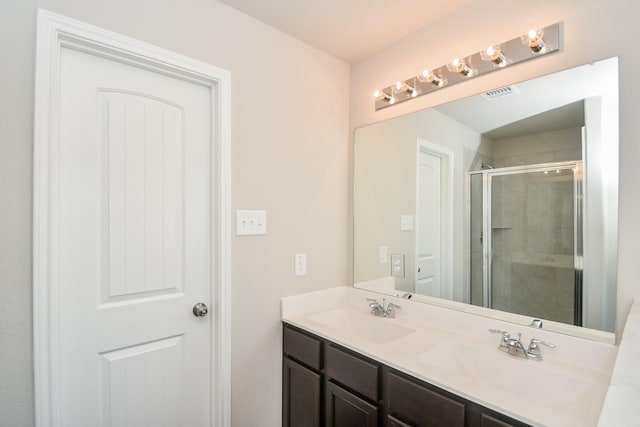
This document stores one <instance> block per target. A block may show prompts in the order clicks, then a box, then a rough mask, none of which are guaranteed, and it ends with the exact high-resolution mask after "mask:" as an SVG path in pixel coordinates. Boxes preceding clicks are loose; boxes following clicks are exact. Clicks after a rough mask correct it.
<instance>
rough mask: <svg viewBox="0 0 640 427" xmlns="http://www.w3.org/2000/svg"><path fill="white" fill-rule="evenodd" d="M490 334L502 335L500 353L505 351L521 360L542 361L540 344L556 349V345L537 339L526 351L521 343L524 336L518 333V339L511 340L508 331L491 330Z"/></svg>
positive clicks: (532, 339)
mask: <svg viewBox="0 0 640 427" xmlns="http://www.w3.org/2000/svg"><path fill="white" fill-rule="evenodd" d="M489 332H491V333H492V334H502V339H501V340H500V345H499V346H498V349H499V350H500V351H504V352H505V353H507V354H509V355H511V356H514V357H519V358H521V359H531V360H536V361H540V360H542V353H541V352H540V346H539V345H538V344H543V345H546V346H547V347H550V348H554V347H555V344H552V343H549V342H545V341H541V340H539V339H536V338H531V342H529V348H528V349H525V347H524V345H523V344H522V341H521V338H522V334H520V333H518V338H511V335H510V334H509V332H507V331H501V330H498V329H489Z"/></svg>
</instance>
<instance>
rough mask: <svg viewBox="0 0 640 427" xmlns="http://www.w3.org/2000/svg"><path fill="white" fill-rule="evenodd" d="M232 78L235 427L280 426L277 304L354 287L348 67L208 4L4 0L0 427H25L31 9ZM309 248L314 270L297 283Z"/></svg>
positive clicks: (29, 417)
mask: <svg viewBox="0 0 640 427" xmlns="http://www.w3.org/2000/svg"><path fill="white" fill-rule="evenodd" d="M36 7H42V8H45V9H49V10H51V11H53V12H56V13H60V14H63V15H66V16H69V17H72V18H76V19H80V20H82V21H85V22H88V23H90V24H94V25H98V26H101V27H104V28H107V29H109V30H112V31H116V32H119V33H122V34H125V35H128V36H131V37H135V38H137V39H140V40H143V41H145V42H149V43H152V44H155V45H158V46H160V47H163V48H166V49H170V50H173V51H176V52H179V53H181V54H183V55H187V56H190V57H193V58H196V59H199V60H202V61H205V62H208V63H210V64H213V65H216V66H218V67H222V68H225V69H228V70H230V71H231V74H232V102H231V103H232V114H231V116H232V128H231V133H232V135H231V138H232V141H231V144H232V205H233V209H234V210H235V209H266V210H267V212H268V227H267V228H268V234H267V235H266V236H259V237H243V238H236V237H234V238H233V241H232V252H233V253H232V256H233V271H232V299H233V307H232V310H233V325H232V328H233V330H232V335H233V338H232V339H233V343H232V382H233V396H232V398H233V408H232V418H233V425H234V427H235V426H238V427H242V426H247V427H253V426H256V425H264V426H276V425H280V418H281V414H280V411H281V409H280V401H281V392H280V387H281V364H282V361H281V360H282V359H281V328H280V301H279V299H280V297H282V296H285V295H290V294H294V293H298V292H305V291H311V290H316V289H319V288H324V287H331V286H336V285H342V284H346V283H348V282H349V281H350V276H349V271H350V267H349V259H350V250H349V245H348V237H347V236H348V224H349V205H350V202H349V194H348V187H349V186H348V182H349V177H348V175H349V159H348V152H349V149H348V144H349V142H348V136H349V131H348V129H349V128H348V102H349V98H348V96H349V66H348V65H347V64H345V63H343V62H341V61H339V60H337V59H335V58H333V57H331V56H329V55H327V54H325V53H322V52H320V51H318V50H316V49H314V48H312V47H310V46H308V45H306V44H304V43H302V42H300V41H298V40H296V39H293V38H292V37H290V36H288V35H286V34H284V33H282V32H280V31H277V30H275V29H273V28H271V27H269V26H267V25H265V24H262V23H260V22H258V21H256V20H254V19H252V18H249V17H248V16H246V15H243V14H241V13H239V12H237V11H235V10H233V9H230V8H228V7H227V6H225V5H223V4H221V3H218V2H216V1H215V0H190V1H181V0H163V1H155V0H104V1H85V0H2V1H0V40H2V44H1V47H0V55H1V56H0V57H1V58H2V66H1V67H0V94H1V96H0V426H11V427H21V426H31V425H33V422H34V421H33V386H32V382H33V371H32V345H31V340H32V336H31V328H32V323H31V316H32V310H31V307H32V304H31V286H32V285H31V226H32V225H31V217H32V214H31V209H32V204H31V197H32V191H31V186H32V178H31V177H32V172H33V171H32V160H31V156H32V138H33V133H32V126H33V117H32V115H33V92H34V88H33V79H34V54H35V8H36ZM299 252H305V253H306V254H307V257H308V275H307V276H305V277H300V278H294V275H293V257H294V254H295V253H299Z"/></svg>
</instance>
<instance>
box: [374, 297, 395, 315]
mask: <svg viewBox="0 0 640 427" xmlns="http://www.w3.org/2000/svg"><path fill="white" fill-rule="evenodd" d="M367 301H368V302H369V308H371V313H373V314H374V315H376V316H382V317H391V318H393V317H396V308H400V306H399V305H396V304H394V303H392V302H390V303H389V304H388V305H387V306H386V307H385V301H386V300H385V299H384V298H382V304H380V303H379V302H378V300H377V299H376V298H367Z"/></svg>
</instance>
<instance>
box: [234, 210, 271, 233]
mask: <svg viewBox="0 0 640 427" xmlns="http://www.w3.org/2000/svg"><path fill="white" fill-rule="evenodd" d="M260 234H267V212H266V211H245V210H238V211H236V235H237V236H257V235H260Z"/></svg>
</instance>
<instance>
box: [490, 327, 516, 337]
mask: <svg viewBox="0 0 640 427" xmlns="http://www.w3.org/2000/svg"><path fill="white" fill-rule="evenodd" d="M489 332H491V333H492V334H502V336H503V337H504V338H509V337H510V336H511V335H510V334H509V332H507V331H503V330H500V329H489Z"/></svg>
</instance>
